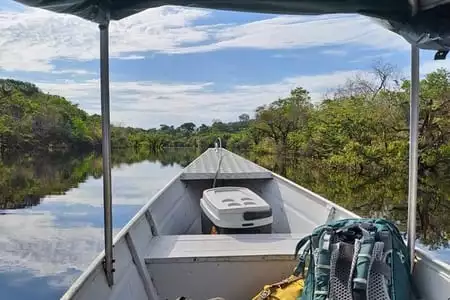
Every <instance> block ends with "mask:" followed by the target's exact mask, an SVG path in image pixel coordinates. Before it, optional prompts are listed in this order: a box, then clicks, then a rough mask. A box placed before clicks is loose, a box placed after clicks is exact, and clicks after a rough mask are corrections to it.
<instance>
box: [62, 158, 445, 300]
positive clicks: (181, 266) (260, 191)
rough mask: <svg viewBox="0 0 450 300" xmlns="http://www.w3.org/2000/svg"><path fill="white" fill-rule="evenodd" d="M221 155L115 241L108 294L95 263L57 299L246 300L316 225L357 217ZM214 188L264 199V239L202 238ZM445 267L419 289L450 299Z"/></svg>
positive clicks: (279, 272)
mask: <svg viewBox="0 0 450 300" xmlns="http://www.w3.org/2000/svg"><path fill="white" fill-rule="evenodd" d="M221 151H222V152H221V153H218V152H217V149H209V150H207V151H206V152H205V153H203V154H202V155H201V156H199V157H198V158H197V159H196V160H195V161H194V162H192V163H191V164H190V165H189V166H188V167H186V168H185V169H184V170H183V171H182V172H181V173H180V174H179V175H178V176H176V177H175V178H174V179H173V180H172V181H171V182H169V183H168V184H167V186H166V187H165V188H164V189H162V190H161V191H160V192H159V193H158V194H157V195H155V196H154V197H153V198H152V200H150V201H149V203H148V204H147V205H146V206H145V207H143V208H142V210H141V211H140V212H139V213H138V214H137V215H136V216H135V217H134V218H133V219H132V220H131V221H130V223H129V224H128V225H127V226H126V227H125V228H123V230H122V231H121V232H120V233H119V234H118V236H117V237H116V239H115V246H114V257H115V258H117V259H116V262H115V275H114V277H115V283H114V285H113V286H112V287H108V285H107V283H106V279H105V273H104V270H103V267H102V265H101V263H102V260H101V259H102V257H103V256H100V257H99V258H98V259H97V261H96V263H94V264H93V265H91V267H90V269H88V270H87V271H86V272H85V273H84V274H83V275H82V276H81V277H80V278H79V279H78V281H77V282H76V283H75V284H74V285H73V286H72V288H71V289H70V290H69V291H68V293H66V295H65V298H64V297H63V299H126V298H128V299H177V298H178V297H186V299H196V300H203V299H210V298H214V297H222V298H224V299H233V300H241V299H242V300H245V299H252V298H253V297H254V296H255V295H256V294H257V293H258V292H259V291H260V290H261V288H262V287H263V286H264V285H266V284H270V283H275V282H278V281H280V280H283V279H285V278H287V277H288V276H289V275H291V274H292V272H293V269H294V267H295V266H296V264H297V261H296V260H295V258H294V251H295V247H296V245H297V242H298V241H299V240H300V239H301V238H302V237H304V236H305V235H307V234H310V233H311V231H312V230H313V229H314V228H315V227H316V226H318V225H321V224H323V223H325V222H327V221H330V220H335V219H341V218H349V217H358V216H356V215H355V214H353V213H352V212H350V211H347V210H345V209H343V208H342V207H339V206H337V205H335V204H333V203H332V202H330V201H328V200H326V199H324V198H323V197H321V196H319V195H317V194H314V193H313V192H311V191H309V190H307V189H304V188H302V187H300V186H298V185H297V184H295V183H293V182H291V181H289V180H287V179H285V178H283V177H281V176H279V175H277V174H274V173H272V172H270V171H268V170H266V169H264V168H262V167H260V166H258V165H256V164H254V163H252V162H250V161H248V160H246V159H244V158H242V157H240V156H238V155H236V154H234V153H232V152H229V151H227V150H225V149H224V150H221ZM218 158H219V159H218ZM219 166H220V172H217V170H218V167H219ZM213 185H215V186H216V187H240V188H242V187H243V188H248V189H249V190H251V191H252V192H254V193H256V194H257V195H258V196H259V197H261V198H262V199H264V201H266V202H267V204H269V205H270V208H271V211H272V217H273V219H272V224H271V230H270V233H257V234H245V233H244V234H209V233H208V232H207V233H202V232H204V230H202V226H203V225H202V209H201V205H200V202H201V198H202V197H204V191H205V190H208V189H211V188H212V187H213ZM441 267H442V266H441ZM417 268H418V269H421V268H422V269H423V270H422V272H419V273H418V276H419V277H422V276H425V277H426V276H429V274H430V272H432V273H433V274H435V271H436V270H435V269H433V268H436V266H433V265H430V264H420V263H418V267H417ZM445 268H448V266H443V267H442V268H441V269H440V272H441V275H440V276H441V277H439V278H437V279H435V280H434V281H433V282H431V283H430V285H427V286H426V287H424V288H425V289H426V291H425V292H426V293H427V294H429V295H432V294H433V289H435V291H434V294H436V289H437V290H438V291H439V290H441V291H442V285H444V286H445V285H446V286H447V289H448V291H446V292H448V294H449V295H450V286H449V283H450V272H449V270H448V269H445ZM83 276H84V277H83ZM88 277H89V278H88ZM419 279H420V278H419ZM81 285H83V288H82V289H81V288H80V286H81ZM99 287H104V288H99ZM430 293H431V294H430ZM439 293H440V292H439ZM93 295H95V296H93ZM93 297H94V298H93ZM430 299H440V298H433V297H431V298H430Z"/></svg>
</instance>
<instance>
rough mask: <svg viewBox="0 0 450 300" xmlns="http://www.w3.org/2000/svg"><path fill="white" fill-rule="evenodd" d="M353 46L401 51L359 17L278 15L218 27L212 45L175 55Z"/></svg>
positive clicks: (392, 37)
mask: <svg viewBox="0 0 450 300" xmlns="http://www.w3.org/2000/svg"><path fill="white" fill-rule="evenodd" d="M331 45H355V46H361V47H366V48H372V49H389V50H404V49H408V44H407V43H406V42H405V41H404V40H403V39H402V38H401V37H400V36H398V35H396V34H395V33H392V32H390V31H388V30H386V29H383V28H382V27H381V26H379V25H378V24H376V23H374V22H373V21H372V20H370V19H369V18H366V17H362V16H356V15H344V16H341V15H339V16H321V17H312V16H308V17H304V16H300V17H299V16H280V17H275V18H271V19H266V20H262V21H256V22H251V23H246V24H242V25H237V26H228V27H225V28H220V29H219V30H217V31H216V32H215V34H214V42H211V43H208V44H206V45H201V46H193V47H183V48H179V49H176V51H175V52H181V53H186V52H204V51H213V50H219V49H225V48H255V49H294V48H310V47H318V46H331Z"/></svg>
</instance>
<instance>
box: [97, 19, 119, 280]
mask: <svg viewBox="0 0 450 300" xmlns="http://www.w3.org/2000/svg"><path fill="white" fill-rule="evenodd" d="M99 29H100V97H101V114H102V156H103V215H104V241H105V258H104V260H103V267H104V270H105V275H106V281H107V282H108V285H109V286H113V285H114V262H115V260H114V253H113V247H114V246H113V234H112V228H113V225H112V221H113V217H112V193H111V121H110V99H109V18H107V19H106V20H105V21H104V22H103V23H102V24H100V25H99Z"/></svg>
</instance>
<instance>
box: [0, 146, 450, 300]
mask: <svg viewBox="0 0 450 300" xmlns="http://www.w3.org/2000/svg"><path fill="white" fill-rule="evenodd" d="M197 155H198V153H195V152H192V151H187V150H182V151H167V152H165V153H159V154H139V153H130V152H117V151H116V153H113V166H114V167H113V170H112V180H113V220H114V231H115V233H117V232H118V231H119V230H120V228H122V227H123V226H124V225H125V224H126V223H127V222H128V220H129V219H130V218H131V217H132V216H133V215H134V214H135V213H136V212H137V211H138V210H139V209H140V208H141V207H142V205H144V204H145V203H146V202H147V201H148V200H149V199H150V198H151V197H152V196H153V195H154V194H155V193H156V192H157V191H158V190H160V189H161V188H162V187H164V186H165V185H166V184H167V182H168V181H169V180H170V179H171V178H172V177H174V176H175V175H176V174H178V173H179V171H180V170H181V169H182V168H183V167H184V166H186V165H187V164H188V163H189V162H190V161H191V160H193V159H194V158H195V157H196V156H197ZM250 158H251V159H252V160H255V161H257V162H258V163H260V164H261V165H263V166H265V167H267V168H270V169H272V170H274V171H276V172H277V173H280V174H281V175H283V176H286V177H288V178H290V179H292V180H294V181H296V182H298V183H299V184H301V185H303V186H305V187H307V188H310V189H311V190H313V191H316V192H317V193H320V194H322V195H324V196H325V197H328V198H329V199H333V200H335V201H337V202H338V203H339V204H341V205H343V206H345V207H347V208H350V209H354V210H355V208H356V207H359V209H358V211H357V213H359V214H361V215H373V213H374V211H375V213H376V214H378V215H379V216H385V217H389V218H392V219H396V220H397V219H398V220H403V223H404V219H405V216H406V213H405V210H404V207H401V206H400V208H399V206H398V205H397V204H396V203H397V202H398V201H397V200H398V199H405V197H406V195H405V193H404V192H405V191H404V189H398V190H397V189H396V185H393V186H391V185H390V184H392V183H393V182H394V183H395V180H394V178H387V179H385V180H386V182H384V181H381V182H380V181H376V182H375V183H371V184H369V185H368V186H367V185H361V183H364V182H361V179H355V178H351V179H348V178H346V177H345V176H344V177H342V176H343V174H339V176H338V178H339V180H336V179H333V178H330V177H325V176H324V174H318V173H317V172H316V171H315V168H314V166H309V167H308V166H307V165H305V162H301V163H300V162H298V161H294V162H293V161H286V160H280V159H278V158H273V157H272V158H271V157H268V158H267V157H264V158H263V157H259V158H255V157H253V158H252V157H250ZM280 162H281V163H280ZM344 175H345V174H344ZM322 179H325V180H324V181H322ZM363 181H364V180H363ZM102 183H103V182H102V178H101V159H100V157H98V156H96V155H94V154H89V155H84V156H81V157H73V156H72V157H38V158H14V159H10V160H6V161H3V163H0V221H1V223H0V295H1V296H0V299H8V300H9V299H17V300H22V299H34V300H40V299H58V298H59V297H61V296H62V294H64V292H65V291H66V290H67V288H68V287H69V286H70V285H71V284H72V282H73V281H74V280H75V279H76V278H77V277H78V276H79V275H80V274H81V272H82V271H83V270H84V269H85V268H86V267H87V266H88V265H89V264H90V263H91V261H92V260H93V259H94V258H95V257H96V256H97V255H98V253H99V252H100V251H101V250H102V249H103V210H102V203H103V200H102ZM335 183H338V184H336V185H335V186H333V184H335ZM354 185H356V188H355V187H354ZM380 195H381V196H380ZM397 198H398V199H397ZM380 199H384V200H383V201H381V202H380V201H379V200H380ZM391 202H392V203H391ZM355 203H356V204H358V205H355ZM360 203H363V204H364V203H370V204H371V205H370V207H369V208H370V209H369V208H368V206H367V205H359V204H360ZM373 205H375V206H373ZM438 211H439V212H440V213H439V214H436V213H435V212H434V213H433V216H430V217H429V218H423V219H424V221H423V223H424V224H428V225H427V226H431V225H433V224H436V223H437V224H439V225H440V226H441V229H442V228H443V230H442V231H443V232H444V235H442V234H440V235H436V236H435V235H427V237H426V239H427V242H426V244H427V245H428V246H430V247H431V248H433V249H434V251H433V255H435V256H436V257H438V258H440V259H441V260H443V261H446V262H450V252H449V250H448V249H446V248H445V247H447V246H448V240H447V234H448V232H449V231H450V230H447V229H448V228H447V227H450V226H449V224H450V222H449V220H447V219H448V218H447V216H448V212H446V211H445V209H444V208H441V209H440V210H438ZM430 215H431V213H430ZM400 223H401V222H400ZM430 224H431V225H430ZM419 226H420V223H419ZM422 227H423V226H422Z"/></svg>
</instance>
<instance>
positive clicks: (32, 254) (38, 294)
mask: <svg viewBox="0 0 450 300" xmlns="http://www.w3.org/2000/svg"><path fill="white" fill-rule="evenodd" d="M164 159H167V157H165V158H164V157H162V158H161V157H160V158H152V159H151V160H142V161H139V162H129V163H121V164H118V163H116V164H115V166H114V168H113V170H112V181H113V220H114V224H113V225H114V230H115V233H117V232H118V231H119V230H120V228H122V227H123V226H124V225H125V224H126V223H127V222H128V220H130V218H131V217H132V216H133V215H134V214H135V213H136V212H137V211H138V210H139V209H140V208H141V207H142V205H143V204H145V203H146V202H147V201H148V200H149V198H151V197H152V195H154V194H155V193H156V192H157V191H158V190H160V189H161V188H162V187H164V186H165V185H166V184H167V182H168V181H169V180H170V179H171V178H173V177H174V176H175V175H176V174H177V173H178V172H179V171H180V170H181V169H182V165H185V164H186V162H185V163H183V162H180V161H178V162H176V161H175V160H173V159H170V158H169V162H168V161H167V160H164ZM119 161H120V159H119ZM46 163H50V161H47V162H46ZM180 163H181V164H180ZM32 165H33V166H31V164H30V165H29V166H27V165H26V163H25V165H22V164H14V165H12V169H11V170H10V171H11V173H9V175H10V177H9V180H8V182H9V184H12V183H15V184H16V185H15V186H16V189H14V188H13V187H11V186H6V184H5V182H3V184H2V183H0V188H1V194H0V195H1V196H2V197H3V203H2V204H3V207H5V206H7V207H9V208H10V209H2V210H0V213H1V215H0V220H1V223H0V224H1V225H0V295H1V296H0V299H8V300H9V299H17V300H22V299H34V300H38V299H58V298H59V297H60V296H62V294H63V293H64V292H65V290H66V289H67V288H68V286H70V285H71V283H72V282H73V281H74V280H75V279H76V278H77V277H78V276H79V275H80V274H81V272H82V271H83V270H84V269H85V268H86V267H87V266H88V265H89V264H90V263H91V261H92V260H93V259H94V258H95V257H96V256H97V255H98V253H99V252H100V251H101V250H102V249H103V210H102V203H103V200H102V191H103V190H102V183H103V181H102V179H101V177H100V176H99V172H101V160H100V158H98V157H95V156H90V157H87V158H84V159H83V158H82V159H77V162H76V163H74V164H72V165H71V163H70V162H67V161H66V162H65V163H63V162H61V164H60V165H58V162H56V163H55V164H53V168H52V167H50V168H51V169H46V170H45V172H44V171H43V170H40V168H49V167H48V166H47V167H45V166H40V164H39V163H37V161H36V160H35V161H33V163H32ZM38 165H39V166H38ZM80 168H81V169H80ZM3 172H4V173H6V171H5V167H3ZM71 172H74V173H76V172H78V174H76V175H73V174H72V175H71ZM44 173H45V175H44ZM71 176H72V177H74V176H78V178H75V179H74V178H71ZM37 177H39V178H37ZM77 181H79V182H77ZM39 185H47V188H48V187H49V186H52V188H54V190H53V191H54V193H60V192H59V191H58V189H59V190H61V189H63V190H64V189H65V187H69V186H71V185H72V186H73V187H72V188H70V189H68V190H67V192H65V193H60V195H50V196H42V197H39V195H40V192H41V190H40V189H42V187H40V186H39ZM58 185H62V186H58ZM74 185H76V186H74ZM19 187H20V188H21V189H19ZM24 190H25V191H24ZM33 192H35V194H34V195H33V194H32V193H33ZM44 192H48V193H50V190H44ZM25 194H26V195H25ZM16 195H18V196H19V199H24V197H28V200H27V201H28V202H27V203H26V205H30V207H27V208H22V209H11V208H13V206H14V204H16V205H17V207H21V206H23V203H24V202H23V201H15V200H19V199H16ZM24 195H25V196H24ZM7 198H8V199H7ZM30 199H33V200H30Z"/></svg>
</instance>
